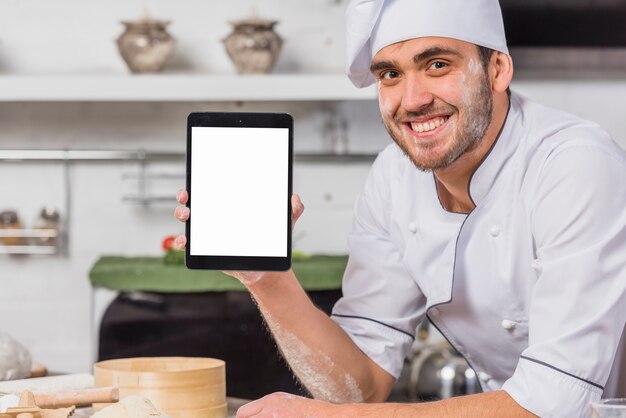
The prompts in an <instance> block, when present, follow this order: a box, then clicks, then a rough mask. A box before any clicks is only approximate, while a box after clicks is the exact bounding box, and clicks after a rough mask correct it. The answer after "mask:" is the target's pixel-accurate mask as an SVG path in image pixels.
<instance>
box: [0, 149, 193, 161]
mask: <svg viewBox="0 0 626 418" xmlns="http://www.w3.org/2000/svg"><path fill="white" fill-rule="evenodd" d="M184 157H185V153H182V152H160V151H157V152H153V151H150V152H148V151H144V150H136V151H132V150H128V151H123V150H120V151H115V150H24V149H11V150H7V149H4V150H0V161H143V160H150V161H159V160H161V161H167V160H177V159H182V158H184Z"/></svg>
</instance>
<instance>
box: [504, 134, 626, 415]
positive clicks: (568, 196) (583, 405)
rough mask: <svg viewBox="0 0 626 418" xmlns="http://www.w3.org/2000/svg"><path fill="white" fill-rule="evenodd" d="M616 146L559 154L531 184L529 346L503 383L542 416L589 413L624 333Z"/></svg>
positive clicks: (625, 171) (625, 222) (625, 203)
mask: <svg viewBox="0 0 626 418" xmlns="http://www.w3.org/2000/svg"><path fill="white" fill-rule="evenodd" d="M616 148H617V147H616ZM616 148H615V149H613V148H609V147H605V146H596V145H581V144H578V145H575V146H570V147H568V148H566V149H563V150H559V151H558V152H555V153H554V154H553V155H551V156H550V157H549V158H548V160H547V162H546V163H545V166H544V168H543V170H542V171H541V173H540V176H539V177H538V181H537V184H536V188H535V192H534V200H533V202H532V207H533V209H532V211H531V216H530V222H531V229H532V231H533V239H534V244H535V248H536V259H535V261H534V263H533V268H534V269H535V271H536V272H537V281H536V283H535V284H534V287H533V290H532V294H531V301H530V310H529V347H528V348H527V349H526V350H524V351H523V352H522V354H521V357H520V360H519V362H518V365H517V369H516V371H515V373H514V374H513V376H512V377H511V378H510V379H509V380H507V381H506V382H505V384H504V386H503V389H504V390H505V391H507V392H508V393H509V394H510V395H511V396H512V397H513V398H514V399H515V400H516V401H517V402H518V403H519V404H520V405H521V406H523V407H524V408H526V409H527V410H529V411H531V412H533V413H534V414H536V415H539V416H541V417H568V418H569V417H588V416H589V403H590V402H592V401H593V400H597V399H599V398H600V396H601V395H602V391H603V389H604V385H605V384H606V381H607V379H608V376H609V372H610V370H611V366H612V363H613V359H614V357H615V354H616V350H617V347H618V344H619V341H620V337H621V333H622V330H623V329H624V322H625V320H626V297H625V296H626V162H625V159H624V158H623V157H622V155H621V154H620V153H621V151H620V150H618V149H616Z"/></svg>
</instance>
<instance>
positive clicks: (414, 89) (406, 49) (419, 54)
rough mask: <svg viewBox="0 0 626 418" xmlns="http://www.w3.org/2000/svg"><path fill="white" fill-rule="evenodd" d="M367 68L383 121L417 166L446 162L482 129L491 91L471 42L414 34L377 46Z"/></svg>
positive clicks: (485, 125)
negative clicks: (373, 84)
mask: <svg viewBox="0 0 626 418" xmlns="http://www.w3.org/2000/svg"><path fill="white" fill-rule="evenodd" d="M371 68H372V73H373V74H374V77H375V78H376V79H377V80H378V91H379V106H380V112H381V115H382V119H383V123H384V124H385V127H386V128H387V131H389V134H390V135H391V137H392V138H393V140H394V141H395V142H396V143H397V144H398V145H399V146H400V148H402V150H403V151H404V152H405V153H406V154H407V156H408V157H409V158H410V159H411V161H413V163H414V164H415V166H416V167H417V168H419V169H420V170H424V171H427V170H437V169H442V168H446V167H448V166H450V165H451V164H452V163H454V162H455V161H457V159H458V158H459V157H460V156H462V155H463V154H464V153H465V152H466V151H469V150H472V149H473V148H474V147H475V146H476V144H478V142H479V141H480V140H481V138H483V136H484V135H485V132H486V131H487V128H488V127H489V124H490V123H491V119H492V107H493V96H492V91H491V88H490V82H489V76H488V73H487V70H486V69H485V68H484V67H483V65H482V64H481V60H480V56H479V53H478V48H477V47H476V46H475V45H473V44H470V43H467V42H463V41H457V40H453V39H449V38H418V39H412V40H409V41H405V42H400V43H396V44H393V45H389V46H387V47H385V48H383V49H382V50H380V51H379V52H378V53H377V54H376V56H375V57H374V59H373V60H372V67H371Z"/></svg>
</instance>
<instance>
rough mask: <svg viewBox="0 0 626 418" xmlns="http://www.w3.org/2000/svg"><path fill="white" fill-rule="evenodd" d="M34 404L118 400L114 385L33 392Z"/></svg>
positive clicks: (118, 395)
mask: <svg viewBox="0 0 626 418" xmlns="http://www.w3.org/2000/svg"><path fill="white" fill-rule="evenodd" d="M33 395H35V405H37V406H38V407H40V408H63V407H66V406H72V405H74V406H77V407H80V406H90V405H91V404H92V403H112V402H117V401H119V400H120V392H119V389H118V388H116V387H102V388H93V389H77V390H62V391H50V392H33Z"/></svg>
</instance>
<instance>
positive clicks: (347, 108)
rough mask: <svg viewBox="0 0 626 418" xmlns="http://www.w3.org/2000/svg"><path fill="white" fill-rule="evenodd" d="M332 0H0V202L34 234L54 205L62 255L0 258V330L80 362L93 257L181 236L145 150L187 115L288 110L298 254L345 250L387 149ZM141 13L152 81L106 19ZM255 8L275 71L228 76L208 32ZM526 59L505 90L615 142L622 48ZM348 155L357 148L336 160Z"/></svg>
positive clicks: (51, 362) (78, 368)
mask: <svg viewBox="0 0 626 418" xmlns="http://www.w3.org/2000/svg"><path fill="white" fill-rule="evenodd" d="M346 4H347V2H346V0H309V1H306V2H300V1H298V2H294V1H287V0H265V1H262V2H259V1H251V0H230V1H221V2H218V1H215V0H214V1H206V0H184V1H180V2H173V1H166V0H151V1H142V0H124V1H121V0H108V1H104V0H89V1H85V0H57V1H50V0H3V1H2V2H0V211H3V210H15V211H16V212H17V213H18V215H19V217H20V220H21V222H22V224H23V226H24V227H27V228H30V227H32V226H33V225H34V224H35V222H36V219H37V217H38V216H39V212H40V210H41V208H42V207H43V206H52V207H55V208H57V210H58V211H59V212H60V215H61V220H62V222H61V225H62V233H63V234H65V235H66V237H64V239H63V240H62V241H61V242H62V244H63V243H64V244H63V245H62V246H61V247H64V246H65V244H66V245H67V248H61V251H60V254H56V255H0V329H1V330H4V331H6V332H8V333H10V334H12V335H13V336H14V337H15V338H17V339H18V340H20V341H21V342H22V343H23V344H24V345H25V346H26V347H28V348H29V349H30V351H31V352H32V355H33V357H34V359H35V360H37V361H39V362H42V363H44V364H46V365H47V366H48V368H49V369H50V370H54V371H61V372H82V371H90V369H91V366H92V362H93V360H94V353H95V346H94V344H95V333H97V325H96V324H97V323H98V318H99V317H98V315H100V314H101V310H102V305H103V304H104V302H102V300H106V297H105V298H104V299H100V298H99V296H97V292H94V290H93V289H92V288H91V286H90V284H89V281H88V273H89V270H90V268H91V267H92V265H93V264H94V262H95V261H96V260H98V259H99V258H100V257H101V256H102V255H125V256H134V255H153V256H157V255H161V254H162V249H161V242H162V240H163V238H164V237H165V236H167V235H171V234H179V233H181V232H182V231H183V226H182V225H181V224H179V223H178V222H177V221H176V220H174V218H173V216H172V214H173V209H174V207H175V200H174V195H175V192H176V190H178V189H179V188H181V187H183V186H184V179H183V178H182V176H181V175H182V174H183V173H184V164H183V160H182V159H177V158H173V159H171V161H170V160H168V159H165V160H158V161H152V160H151V159H150V158H147V159H143V158H142V156H144V155H147V156H148V157H149V156H150V155H153V154H154V153H158V152H165V153H172V154H182V153H184V151H185V123H186V115H187V114H188V113H189V112H192V111H209V110H220V111H281V112H282V111H284V112H289V113H291V114H292V115H293V116H294V118H295V151H296V152H297V153H317V154H321V155H322V157H317V159H315V160H314V161H310V160H307V161H302V160H301V161H299V162H297V163H296V166H295V178H294V191H295V192H297V193H299V194H300V195H301V196H302V199H303V201H304V203H305V206H306V211H305V214H304V216H303V218H302V219H301V220H300V221H299V223H298V226H297V228H296V230H295V235H294V249H296V250H298V251H302V252H306V253H311V254H313V253H324V254H344V253H346V252H347V246H346V238H345V237H346V234H347V232H348V231H349V229H350V224H351V211H352V207H353V203H354V199H355V197H356V196H357V194H358V193H359V191H360V189H361V187H362V184H363V182H364V180H365V177H366V175H367V171H368V166H369V164H370V162H371V158H370V157H371V156H372V155H374V154H375V153H376V152H378V151H379V150H381V149H382V148H383V147H384V146H385V145H386V144H387V143H388V142H389V140H388V138H387V135H386V132H385V130H384V129H383V127H382V125H381V123H380V119H379V116H378V113H377V101H376V92H375V90H373V89H369V90H366V91H358V90H357V89H354V88H352V87H351V86H350V85H349V84H348V81H347V79H345V77H343V76H342V72H343V65H344V58H343V54H344V33H343V30H344V25H343V22H344V16H343V13H344V9H345V7H346ZM583 6H584V5H583ZM146 14H148V15H149V16H150V17H152V18H158V19H164V20H170V21H171V24H170V25H169V26H168V27H167V30H168V32H169V33H171V34H172V36H173V37H174V38H175V39H176V46H175V50H174V53H173V56H172V57H171V59H170V60H169V61H168V63H167V65H166V67H165V69H164V71H163V74H161V75H138V74H133V75H131V74H130V72H129V70H128V68H127V66H126V64H125V63H124V61H123V60H122V58H121V57H120V54H119V52H118V50H117V46H116V44H115V39H116V38H117V37H119V35H120V34H121V33H122V31H123V29H124V28H123V26H122V24H121V23H120V20H136V19H139V18H141V17H144V16H145V15H146ZM254 14H256V15H258V16H259V17H263V18H269V19H275V20H277V21H279V23H278V24H277V25H276V32H278V33H279V34H280V36H281V37H282V38H283V39H284V40H285V43H284V45H283V48H282V51H281V53H280V55H279V58H278V61H277V64H276V67H275V68H274V70H273V72H272V74H271V75H267V76H258V75H254V76H237V75H235V68H234V66H233V64H232V62H231V60H230V59H229V57H228V55H227V54H226V52H225V50H224V45H223V43H222V40H223V39H224V38H225V37H226V36H228V34H229V33H230V32H231V31H232V26H231V25H230V24H229V22H230V21H235V20H239V19H242V18H246V17H250V16H251V15H254ZM532 52H533V51H532V50H527V49H524V50H519V52H518V53H517V54H518V55H517V56H518V57H520V61H519V67H518V68H519V70H518V72H517V73H516V77H515V80H514V83H513V89H514V90H516V91H518V92H520V93H522V94H525V95H527V96H529V97H530V98H532V99H535V100H537V101H541V102H544V103H546V104H549V105H553V106H556V107H560V108H563V109H566V110H568V111H571V112H573V113H575V114H577V115H580V116H582V117H585V118H589V119H592V120H594V121H596V122H598V123H600V124H601V125H602V126H604V127H605V128H606V129H607V130H608V131H609V132H610V133H611V134H612V135H613V137H614V138H615V139H616V140H617V141H618V142H619V143H620V144H621V145H622V146H623V147H626V122H625V120H626V118H625V113H624V110H623V109H624V107H623V101H624V98H625V97H626V70H625V68H626V65H624V62H626V60H623V58H624V54H623V51H621V52H620V51H619V50H618V51H617V53H616V50H615V49H612V50H611V51H604V52H603V51H602V50H600V51H599V50H597V49H593V50H592V49H580V48H579V49H576V50H569V51H566V53H565V55H564V57H565V58H564V60H567V61H569V62H570V63H571V62H574V63H575V65H574V67H572V66H571V65H570V67H569V68H558V67H560V65H559V63H560V62H561V61H560V60H559V58H558V57H559V55H558V54H557V55H555V54H554V53H553V52H554V50H553V49H552V50H549V52H548V54H547V58H548V60H547V61H545V58H546V57H545V55H546V54H545V53H544V61H543V62H544V64H539V63H537V62H534V58H533V57H534V55H532ZM605 52H608V53H609V55H605ZM513 56H514V58H516V53H515V51H514V54H513ZM607 56H609V57H610V58H608V59H604V58H605V57H607ZM545 62H547V64H545ZM9 150H102V151H104V150H126V151H129V152H128V153H127V155H125V158H128V159H126V160H104V161H102V160H88V159H79V160H76V161H73V160H69V159H68V160H67V161H64V158H65V157H66V156H68V155H69V154H62V153H61V154H59V155H56V154H54V155H53V156H55V158H56V159H53V160H50V161H48V160H29V159H20V156H19V155H17V154H12V153H10V152H8V151H9ZM346 153H348V154H359V155H363V154H364V155H365V156H364V157H363V158H355V159H354V160H351V159H350V158H349V157H334V156H333V154H340V155H344V154H346ZM29 155H30V157H33V155H35V154H28V155H26V156H29ZM97 155H99V156H100V157H102V156H103V155H104V154H97ZM49 156H50V155H49ZM142 174H144V175H147V176H148V177H147V180H146V182H145V183H143V182H142V180H141V178H142V177H141V175H142ZM617 180H618V179H616V181H617ZM145 196H153V197H159V198H160V197H163V196H171V200H169V201H161V200H159V199H155V200H150V199H147V200H142V198H143V197H145ZM1 250H2V247H0V251H1Z"/></svg>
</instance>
